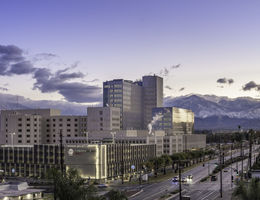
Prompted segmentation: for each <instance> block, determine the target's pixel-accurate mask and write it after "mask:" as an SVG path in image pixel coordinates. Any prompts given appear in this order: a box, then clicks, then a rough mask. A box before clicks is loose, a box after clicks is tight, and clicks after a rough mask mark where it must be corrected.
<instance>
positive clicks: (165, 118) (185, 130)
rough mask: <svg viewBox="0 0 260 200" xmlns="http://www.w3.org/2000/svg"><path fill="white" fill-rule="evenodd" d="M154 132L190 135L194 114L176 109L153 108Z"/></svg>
mask: <svg viewBox="0 0 260 200" xmlns="http://www.w3.org/2000/svg"><path fill="white" fill-rule="evenodd" d="M152 114H153V118H154V123H153V124H152V128H153V129H155V130H167V133H168V134H192V133H193V128H194V113H193V112H192V111H191V110H187V109H183V108H176V107H159V108H153V109H152Z"/></svg>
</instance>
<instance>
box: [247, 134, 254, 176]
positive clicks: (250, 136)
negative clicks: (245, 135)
mask: <svg viewBox="0 0 260 200" xmlns="http://www.w3.org/2000/svg"><path fill="white" fill-rule="evenodd" d="M249 133H250V135H249V156H248V158H249V171H251V167H252V135H253V130H252V129H251V130H250V131H249Z"/></svg>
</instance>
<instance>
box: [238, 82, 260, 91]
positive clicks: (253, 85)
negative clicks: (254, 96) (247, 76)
mask: <svg viewBox="0 0 260 200" xmlns="http://www.w3.org/2000/svg"><path fill="white" fill-rule="evenodd" d="M242 89H243V90H244V91H249V90H252V89H255V90H256V91H260V84H256V83H255V82H254V81H250V82H248V83H247V84H245V85H244V86H243V87H242Z"/></svg>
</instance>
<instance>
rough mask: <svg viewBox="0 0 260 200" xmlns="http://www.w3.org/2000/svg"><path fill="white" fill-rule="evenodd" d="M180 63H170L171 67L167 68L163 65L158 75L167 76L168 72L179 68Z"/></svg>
mask: <svg viewBox="0 0 260 200" xmlns="http://www.w3.org/2000/svg"><path fill="white" fill-rule="evenodd" d="M180 66H181V65H180V64H178V65H172V66H171V67H169V68H167V67H164V68H163V69H161V70H160V73H159V74H160V75H161V76H165V77H166V76H168V75H169V74H170V72H171V71H172V70H174V69H177V68H179V67H180Z"/></svg>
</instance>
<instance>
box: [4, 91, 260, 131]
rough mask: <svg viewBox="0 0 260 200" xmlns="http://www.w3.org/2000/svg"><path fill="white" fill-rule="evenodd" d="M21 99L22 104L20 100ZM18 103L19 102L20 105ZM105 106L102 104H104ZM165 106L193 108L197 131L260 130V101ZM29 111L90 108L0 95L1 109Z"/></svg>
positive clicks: (211, 99) (202, 98) (187, 100)
mask: <svg viewBox="0 0 260 200" xmlns="http://www.w3.org/2000/svg"><path fill="white" fill-rule="evenodd" d="M17 97H18V101H17ZM17 102H18V103H17ZM100 105H101V104H100ZM164 106H175V107H180V108H186V109H190V110H192V111H193V112H194V113H195V129H197V130H202V129H213V130H214V129H232V130H236V129H237V126H238V125H241V126H242V128H243V129H249V128H253V129H258V130H260V100H259V99H253V98H249V97H239V98H234V99H231V98H227V97H219V96H214V95H199V94H190V95H186V96H180V97H175V98H172V97H166V98H165V99H164ZM26 108H56V109H60V110H61V112H62V114H63V115H86V114H87V106H86V105H81V104H77V103H70V102H65V101H47V100H42V101H34V100H31V99H26V98H24V97H22V96H16V95H10V94H3V93H0V110H2V109H26Z"/></svg>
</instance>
